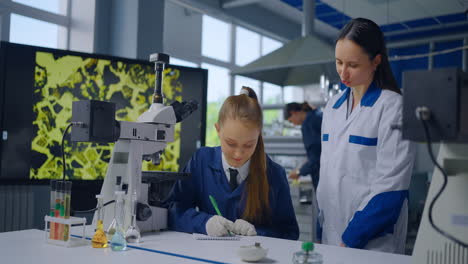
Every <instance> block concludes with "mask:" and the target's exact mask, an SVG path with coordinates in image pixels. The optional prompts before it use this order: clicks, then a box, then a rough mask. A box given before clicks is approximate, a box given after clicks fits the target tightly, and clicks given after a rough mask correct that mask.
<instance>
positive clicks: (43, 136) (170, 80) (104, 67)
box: [29, 52, 183, 180]
mask: <svg viewBox="0 0 468 264" xmlns="http://www.w3.org/2000/svg"><path fill="white" fill-rule="evenodd" d="M179 77H180V71H179V70H177V69H171V68H167V69H166V70H165V71H164V79H163V93H164V96H165V97H166V103H167V104H169V103H172V102H173V101H174V100H177V101H182V89H183V87H182V84H181V82H180V81H179ZM154 84H155V74H154V70H153V67H151V66H150V65H142V64H132V63H125V62H123V61H111V60H105V59H96V58H89V57H81V56H71V55H66V56H56V55H54V54H53V53H49V52H37V53H36V66H35V81H34V93H33V113H34V115H33V129H34V131H33V139H32V145H31V148H32V161H31V164H32V165H31V169H30V176H29V177H30V178H31V179H59V178H61V177H62V175H63V167H62V166H63V164H62V158H61V141H62V134H63V131H64V130H65V128H66V127H67V125H68V124H69V122H70V121H71V114H72V102H73V101H78V100H88V99H93V100H101V101H112V102H115V103H116V119H117V120H122V121H136V120H137V118H138V116H140V115H141V114H142V113H143V112H144V111H146V110H147V109H148V108H149V106H150V105H151V100H152V95H153V91H154ZM180 129H181V127H180V123H179V124H177V125H176V126H175V135H174V139H175V140H174V142H171V143H169V144H168V146H167V148H166V149H165V151H164V155H163V156H162V159H161V164H160V165H158V166H155V165H153V164H151V163H150V162H146V161H145V162H143V166H142V169H143V170H164V171H178V170H179V165H178V160H179V156H180ZM67 139H69V137H67ZM113 146H114V144H97V143H76V142H70V141H69V140H66V141H65V154H66V158H67V159H66V163H67V171H66V177H67V178H69V179H78V180H96V179H103V178H104V177H105V175H106V171H107V164H108V162H109V160H110V156H111V153H112V149H113Z"/></svg>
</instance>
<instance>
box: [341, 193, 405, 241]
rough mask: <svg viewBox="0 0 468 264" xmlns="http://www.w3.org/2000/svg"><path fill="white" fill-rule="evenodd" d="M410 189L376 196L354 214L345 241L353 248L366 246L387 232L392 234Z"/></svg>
mask: <svg viewBox="0 0 468 264" xmlns="http://www.w3.org/2000/svg"><path fill="white" fill-rule="evenodd" d="M407 199H408V190H401V191H390V192H384V193H379V194H377V195H376V196H374V197H373V198H372V199H371V200H370V201H369V203H367V205H366V207H365V208H364V209H363V210H362V211H357V212H356V213H355V214H354V217H353V220H351V222H349V224H348V227H347V228H346V230H345V232H344V233H343V236H342V237H341V238H342V240H343V242H344V243H345V244H346V245H347V246H348V247H352V248H364V247H365V246H366V245H367V243H368V242H369V241H370V240H372V239H375V238H377V237H381V236H384V235H385V234H392V233H393V227H394V226H395V224H396V222H397V221H398V217H399V216H400V213H401V207H402V206H403V202H404V201H405V200H407Z"/></svg>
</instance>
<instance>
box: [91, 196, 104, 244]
mask: <svg viewBox="0 0 468 264" xmlns="http://www.w3.org/2000/svg"><path fill="white" fill-rule="evenodd" d="M96 199H97V223H96V231H95V232H94V236H93V239H92V240H91V245H92V246H93V248H106V247H107V246H108V244H107V242H108V240H107V237H106V233H104V223H103V218H104V206H103V199H104V196H103V195H100V194H98V195H96Z"/></svg>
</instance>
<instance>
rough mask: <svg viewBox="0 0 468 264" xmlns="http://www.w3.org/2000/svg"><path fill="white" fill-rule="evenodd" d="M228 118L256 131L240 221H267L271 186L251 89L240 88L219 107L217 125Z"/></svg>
mask: <svg viewBox="0 0 468 264" xmlns="http://www.w3.org/2000/svg"><path fill="white" fill-rule="evenodd" d="M228 119H233V120H240V121H242V122H244V123H246V124H249V125H252V126H255V127H257V128H258V129H259V131H260V134H259V136H258V141H257V146H256V147H255V150H254V153H253V154H252V157H251V158H250V168H249V176H248V177H247V180H246V189H245V191H244V193H243V196H242V200H243V202H245V209H244V212H243V214H242V218H243V219H245V220H247V221H249V222H251V223H256V224H262V223H265V222H267V221H269V219H270V201H269V190H270V185H269V183H268V178H267V168H266V154H265V147H264V145H263V137H262V132H261V131H262V128H263V112H262V108H261V107H260V104H259V103H258V99H257V94H255V91H254V90H253V89H252V88H249V87H246V86H244V87H242V89H241V94H240V95H231V96H229V97H228V98H227V99H226V100H225V101H224V103H223V105H222V106H221V109H220V110H219V116H218V124H219V126H223V124H224V122H226V120H228Z"/></svg>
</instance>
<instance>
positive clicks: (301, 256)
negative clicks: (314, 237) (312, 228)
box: [293, 242, 323, 264]
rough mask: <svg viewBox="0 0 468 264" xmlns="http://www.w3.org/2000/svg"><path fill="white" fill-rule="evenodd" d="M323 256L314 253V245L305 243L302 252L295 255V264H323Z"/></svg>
mask: <svg viewBox="0 0 468 264" xmlns="http://www.w3.org/2000/svg"><path fill="white" fill-rule="evenodd" d="M322 259H323V258H322V255H321V254H320V253H317V252H314V243H312V242H303V243H302V250H301V251H298V252H296V253H294V255H293V263H294V264H322V263H323V260H322Z"/></svg>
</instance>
